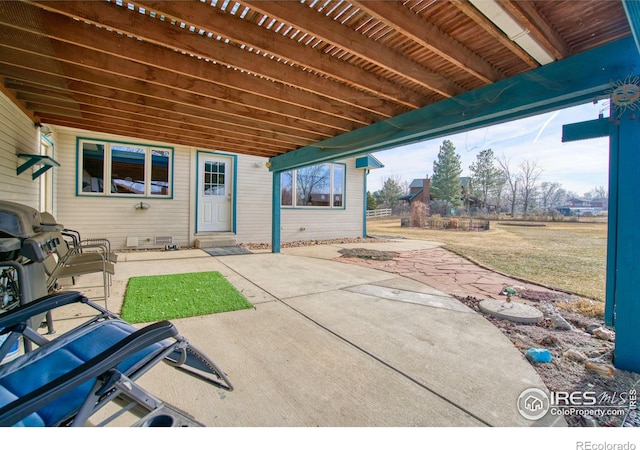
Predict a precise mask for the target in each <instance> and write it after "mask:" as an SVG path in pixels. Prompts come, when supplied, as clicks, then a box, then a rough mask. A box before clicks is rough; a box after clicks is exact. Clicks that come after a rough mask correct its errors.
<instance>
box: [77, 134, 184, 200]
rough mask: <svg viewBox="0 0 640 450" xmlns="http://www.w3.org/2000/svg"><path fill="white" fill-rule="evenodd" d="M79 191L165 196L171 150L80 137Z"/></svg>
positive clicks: (167, 192) (168, 182)
mask: <svg viewBox="0 0 640 450" xmlns="http://www.w3.org/2000/svg"><path fill="white" fill-rule="evenodd" d="M78 146H79V148H78V153H79V174H78V187H79V192H80V193H82V194H86V195H96V194H97V195H105V196H107V195H114V196H125V197H126V196H139V197H152V196H153V197H156V196H157V197H168V196H170V195H171V163H172V152H171V151H170V150H165V149H162V148H155V147H149V146H144V145H135V144H126V143H118V142H107V141H93V140H80V141H79V143H78Z"/></svg>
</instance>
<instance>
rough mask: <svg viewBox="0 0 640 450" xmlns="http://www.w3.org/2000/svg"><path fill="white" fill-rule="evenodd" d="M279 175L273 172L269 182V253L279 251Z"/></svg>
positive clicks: (279, 173)
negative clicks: (271, 179) (270, 186)
mask: <svg viewBox="0 0 640 450" xmlns="http://www.w3.org/2000/svg"><path fill="white" fill-rule="evenodd" d="M281 175H282V173H281V172H273V183H272V184H271V185H272V188H271V189H272V190H271V253H280V224H281V222H280V215H281V210H282V208H281V207H280V206H281V205H280V195H281V194H280V189H281V180H282V178H281Z"/></svg>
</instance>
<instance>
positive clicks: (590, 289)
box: [367, 217, 607, 301]
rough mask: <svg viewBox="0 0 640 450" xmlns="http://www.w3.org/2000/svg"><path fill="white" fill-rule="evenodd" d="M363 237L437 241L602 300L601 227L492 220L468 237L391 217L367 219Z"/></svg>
mask: <svg viewBox="0 0 640 450" xmlns="http://www.w3.org/2000/svg"><path fill="white" fill-rule="evenodd" d="M367 233H368V234H370V235H373V236H395V237H405V238H408V239H420V240H428V241H437V242H442V243H443V244H445V248H447V249H449V250H451V251H453V252H456V253H458V254H460V255H463V256H466V257H468V258H470V259H472V260H474V261H477V262H479V263H482V264H484V265H487V266H489V267H492V268H494V269H496V270H498V271H500V272H504V273H507V274H510V275H513V276H516V277H520V278H525V279H527V280H531V281H537V282H539V283H543V284H546V285H549V286H553V287H556V288H559V289H565V290H568V291H571V292H574V293H576V294H579V295H582V296H585V297H590V298H595V299H598V300H603V301H604V297H605V278H606V275H605V267H606V250H607V248H606V247H607V224H606V223H579V222H549V223H546V226H544V227H524V226H507V225H500V224H499V223H498V222H495V221H492V222H491V229H490V230H489V231H481V232H468V231H450V230H427V229H419V228H402V227H400V219H399V218H398V217H393V218H380V219H369V220H368V221H367Z"/></svg>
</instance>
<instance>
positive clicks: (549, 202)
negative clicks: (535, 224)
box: [540, 181, 566, 208]
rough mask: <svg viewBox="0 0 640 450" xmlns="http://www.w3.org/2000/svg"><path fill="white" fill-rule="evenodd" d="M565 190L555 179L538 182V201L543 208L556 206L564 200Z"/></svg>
mask: <svg viewBox="0 0 640 450" xmlns="http://www.w3.org/2000/svg"><path fill="white" fill-rule="evenodd" d="M565 195H566V192H565V190H564V189H562V185H561V184H560V183H558V182H557V181H543V182H542V183H540V201H541V203H542V205H540V206H542V207H543V208H550V207H552V206H558V205H559V204H560V203H562V202H563V201H564V197H565Z"/></svg>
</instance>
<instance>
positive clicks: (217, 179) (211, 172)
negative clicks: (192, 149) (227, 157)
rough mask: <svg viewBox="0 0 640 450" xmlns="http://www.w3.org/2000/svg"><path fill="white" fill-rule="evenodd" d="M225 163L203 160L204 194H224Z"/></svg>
mask: <svg viewBox="0 0 640 450" xmlns="http://www.w3.org/2000/svg"><path fill="white" fill-rule="evenodd" d="M224 172H225V163H223V162H213V161H205V163H204V180H203V181H204V183H203V186H202V187H203V194H204V195H226V189H225V185H224V182H225V173H224Z"/></svg>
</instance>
